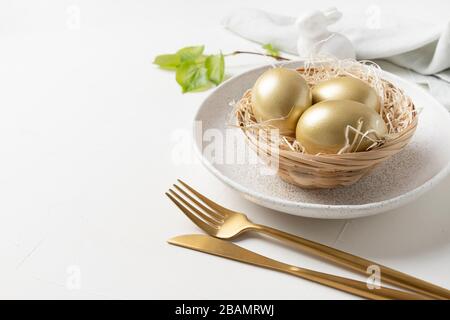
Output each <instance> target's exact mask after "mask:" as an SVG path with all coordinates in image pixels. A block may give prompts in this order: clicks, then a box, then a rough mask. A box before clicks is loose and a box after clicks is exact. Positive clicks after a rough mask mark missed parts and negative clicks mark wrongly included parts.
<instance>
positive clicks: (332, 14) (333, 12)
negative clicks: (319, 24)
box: [323, 7, 342, 24]
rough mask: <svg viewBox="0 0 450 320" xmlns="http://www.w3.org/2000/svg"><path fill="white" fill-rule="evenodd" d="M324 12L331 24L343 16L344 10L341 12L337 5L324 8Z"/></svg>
mask: <svg viewBox="0 0 450 320" xmlns="http://www.w3.org/2000/svg"><path fill="white" fill-rule="evenodd" d="M323 14H324V15H325V17H326V18H327V20H328V21H329V23H330V24H332V23H335V22H336V21H338V20H339V19H340V18H341V17H342V12H340V11H339V10H338V9H336V7H331V8H328V9H326V10H323Z"/></svg>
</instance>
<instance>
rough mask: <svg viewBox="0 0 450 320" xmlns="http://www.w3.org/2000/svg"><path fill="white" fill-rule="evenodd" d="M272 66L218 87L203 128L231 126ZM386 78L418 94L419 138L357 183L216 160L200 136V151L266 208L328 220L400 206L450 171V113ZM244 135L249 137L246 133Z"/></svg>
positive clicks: (203, 110) (201, 113)
mask: <svg viewBox="0 0 450 320" xmlns="http://www.w3.org/2000/svg"><path fill="white" fill-rule="evenodd" d="M300 64H301V63H299V62H294V63H289V64H287V65H286V66H287V67H292V68H294V67H298V66H299V65H300ZM269 67H270V66H267V67H261V68H257V69H253V70H250V71H247V72H245V73H243V74H241V75H239V76H236V77H234V78H232V79H229V80H228V81H226V82H224V83H223V84H222V85H221V86H219V87H218V88H217V89H216V90H215V91H214V92H212V93H211V94H210V95H209V96H208V98H207V99H206V100H205V101H204V102H203V104H202V105H201V106H200V109H199V110H198V113H197V115H196V117H195V120H196V121H201V122H202V128H201V132H200V133H202V134H203V133H205V132H209V133H208V134H209V135H210V136H209V138H211V136H215V135H216V134H219V133H220V134H222V135H223V136H225V131H226V130H230V127H229V125H228V119H229V114H230V112H231V107H230V106H229V102H230V101H232V100H238V99H239V98H240V97H241V96H242V94H243V93H244V92H245V90H246V89H248V88H250V87H252V85H253V83H254V82H255V81H256V79H257V78H258V76H259V75H260V74H261V73H262V72H264V70H266V69H267V68H269ZM383 77H384V78H386V79H387V80H389V81H391V82H393V83H395V84H396V85H398V86H399V87H401V88H403V89H404V90H405V92H406V93H407V94H408V95H409V96H410V97H411V98H412V99H413V101H414V103H415V105H416V107H417V108H418V109H419V110H421V111H420V114H419V125H418V128H417V131H416V133H415V136H414V138H413V140H412V141H411V143H410V144H409V145H408V146H407V147H406V148H405V149H404V150H403V151H402V152H400V153H398V154H397V155H395V156H394V157H392V158H390V159H389V160H387V161H385V162H384V163H382V164H381V165H379V166H378V167H376V168H375V170H373V171H372V172H371V173H370V174H369V175H367V176H366V177H364V178H362V179H361V180H360V181H359V182H358V183H356V184H354V185H352V186H349V187H339V188H336V189H326V190H320V189H317V190H304V189H300V188H298V187H295V186H293V185H290V184H288V183H286V182H284V181H282V180H281V179H280V178H279V177H278V176H276V175H266V174H261V172H262V171H261V167H262V165H261V164H249V163H244V164H226V161H222V162H225V163H220V162H221V161H220V160H219V161H214V156H206V154H209V155H211V152H210V150H207V149H206V148H207V146H208V144H207V143H206V144H205V141H203V143H201V140H200V139H195V140H196V141H195V145H196V150H197V151H198V153H199V154H200V156H201V158H202V161H203V163H204V165H205V166H206V167H207V168H208V169H209V170H210V171H211V172H212V173H213V174H214V175H216V176H217V177H218V178H219V179H220V180H222V181H223V182H225V183H226V184H228V185H229V186H230V187H232V188H233V189H235V190H237V191H239V192H240V193H242V194H243V195H244V196H245V197H246V198H247V199H249V200H250V201H253V202H255V203H257V204H259V205H261V206H264V207H268V208H271V209H275V210H278V211H282V212H286V213H290V214H294V215H299V216H305V217H314V218H327V219H347V218H354V217H362V216H368V215H372V214H376V213H380V212H383V211H387V210H391V209H394V208H397V207H399V206H401V205H404V204H406V203H407V202H409V201H411V200H413V199H415V198H417V197H418V196H419V195H421V194H423V193H424V192H425V191H427V190H429V189H430V188H431V187H433V186H434V185H435V184H437V183H438V182H439V181H440V180H441V179H442V178H444V177H445V176H446V175H447V174H448V173H449V172H450V114H449V113H448V111H447V110H446V109H445V108H444V107H443V106H441V105H440V104H439V103H438V102H437V101H436V100H435V99H434V98H433V97H431V96H430V95H429V94H428V93H427V92H425V91H424V90H422V89H421V88H419V87H417V86H415V85H413V84H410V83H408V82H406V81H404V80H402V79H400V78H399V77H397V76H394V75H392V74H390V73H387V72H384V75H383ZM211 129H212V130H211ZM234 130H237V131H239V129H234ZM197 131H198V130H197ZM198 134H199V132H197V137H198ZM220 134H219V135H220ZM204 138H205V137H204ZM240 138H241V139H242V140H243V139H244V136H243V135H242V136H241V137H240ZM207 139H208V138H207ZM210 141H212V140H210ZM442 141H444V142H445V143H441V142H442ZM233 152H235V146H234V145H231V144H227V146H226V147H225V149H224V155H226V154H227V153H233ZM217 158H219V157H217Z"/></svg>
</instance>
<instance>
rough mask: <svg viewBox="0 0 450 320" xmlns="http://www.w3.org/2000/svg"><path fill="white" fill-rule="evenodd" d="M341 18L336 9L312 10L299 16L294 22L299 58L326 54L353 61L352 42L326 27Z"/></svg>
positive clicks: (353, 49)
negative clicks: (296, 30)
mask: <svg viewBox="0 0 450 320" xmlns="http://www.w3.org/2000/svg"><path fill="white" fill-rule="evenodd" d="M341 17H342V13H341V12H339V11H338V10H337V9H336V8H330V9H328V10H324V11H319V10H314V11H310V12H308V13H306V14H304V15H301V16H300V17H299V18H298V19H297V20H296V22H295V25H296V26H297V28H298V31H299V36H298V40H297V51H298V54H299V55H300V57H302V58H310V57H312V56H315V55H317V54H326V55H333V56H335V57H336V58H338V59H347V58H351V59H355V57H356V55H355V48H354V47H353V44H352V42H351V41H350V40H349V39H348V38H347V37H345V36H344V35H342V34H340V33H335V32H331V31H329V30H328V26H329V25H330V24H333V23H335V22H337V21H338V20H339V19H340V18H341Z"/></svg>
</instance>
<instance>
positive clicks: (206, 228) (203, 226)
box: [166, 192, 216, 234]
mask: <svg viewBox="0 0 450 320" xmlns="http://www.w3.org/2000/svg"><path fill="white" fill-rule="evenodd" d="M166 196H168V197H169V199H170V200H172V202H173V203H175V205H176V206H177V207H178V208H179V209H180V210H181V211H183V213H184V214H185V215H186V216H187V217H188V218H189V219H190V220H191V221H192V222H193V223H195V224H196V225H197V226H198V227H199V228H200V229H202V230H204V231H206V232H207V233H210V234H214V233H215V232H216V229H214V228H213V227H211V226H210V225H209V224H207V223H206V222H204V221H202V220H200V219H199V218H198V217H197V216H196V215H194V214H193V213H192V212H191V211H190V210H189V209H188V208H186V207H185V206H183V205H182V204H181V203H180V202H179V201H178V200H177V199H175V198H174V197H173V196H172V195H171V194H170V193H168V192H166Z"/></svg>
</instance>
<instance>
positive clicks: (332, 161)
mask: <svg viewBox="0 0 450 320" xmlns="http://www.w3.org/2000/svg"><path fill="white" fill-rule="evenodd" d="M296 70H297V71H298V72H299V73H300V74H301V75H302V76H303V77H304V78H305V79H306V81H307V82H308V84H309V85H310V87H311V88H312V87H313V86H314V85H315V84H316V83H318V82H320V81H323V80H326V79H330V78H333V77H337V76H343V75H347V76H354V77H357V78H359V79H361V80H364V81H366V82H368V83H369V84H370V85H371V86H372V87H373V88H374V89H375V90H376V91H377V92H378V94H379V96H380V98H381V102H382V108H381V110H380V115H381V116H382V117H383V119H384V120H385V122H386V125H387V127H388V130H389V134H388V135H387V136H386V137H385V138H384V139H383V140H380V141H376V142H374V144H373V145H372V146H371V147H370V148H368V150H366V151H362V152H351V141H350V143H349V144H350V145H349V146H347V147H348V148H344V149H343V150H341V151H340V152H339V153H338V154H307V153H305V152H304V148H303V147H302V146H301V145H300V143H299V142H298V141H296V140H295V138H294V137H291V136H282V135H278V136H275V137H274V136H273V134H270V133H269V131H270V132H273V130H271V129H273V127H272V128H271V126H269V125H267V124H264V123H257V122H256V120H255V117H254V115H253V112H252V107H251V89H249V90H247V92H245V94H244V95H243V97H242V98H241V99H240V100H239V101H238V102H237V103H236V104H235V109H234V117H235V121H237V125H238V126H239V128H240V129H241V130H242V131H243V133H244V134H245V136H246V140H247V143H248V144H250V146H251V148H252V149H253V150H255V151H256V152H257V154H258V157H260V158H261V159H263V160H264V162H266V163H268V164H270V165H273V164H276V167H277V168H278V171H277V173H278V175H279V176H280V177H281V178H282V179H283V180H285V181H287V182H289V183H291V184H294V185H297V186H299V187H301V188H334V187H338V186H348V185H351V184H354V183H356V182H357V181H358V180H359V179H361V177H363V176H364V175H366V174H368V173H369V172H370V171H371V170H372V169H373V168H374V167H375V166H376V165H378V164H379V163H381V162H383V161H385V160H386V159H388V158H389V157H391V156H393V155H395V154H396V153H398V152H400V151H401V150H402V149H403V148H404V147H405V146H406V145H407V144H408V142H409V141H410V140H411V138H412V136H413V135H414V132H415V130H416V127H417V122H418V115H417V111H416V108H415V106H414V104H413V102H412V101H411V99H410V98H409V97H408V96H406V95H405V94H404V92H403V91H402V90H401V89H400V88H398V87H396V86H395V85H394V84H392V83H390V82H388V81H387V80H385V79H382V78H381V76H380V72H379V68H378V67H377V66H376V65H373V64H371V63H368V62H356V61H354V60H352V61H340V62H338V63H336V61H333V62H331V63H321V64H317V63H314V64H310V65H305V67H303V68H299V69H296ZM360 134H361V135H363V134H364V133H360ZM356 136H358V134H357V135H356ZM356 136H355V139H356ZM346 149H347V150H346ZM349 150H350V151H349Z"/></svg>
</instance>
